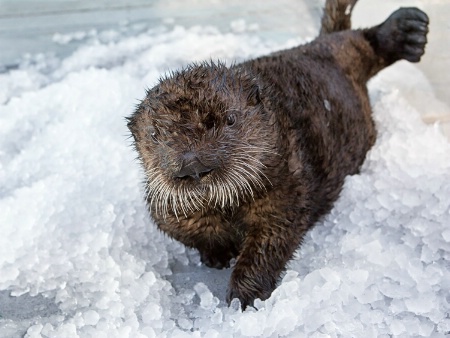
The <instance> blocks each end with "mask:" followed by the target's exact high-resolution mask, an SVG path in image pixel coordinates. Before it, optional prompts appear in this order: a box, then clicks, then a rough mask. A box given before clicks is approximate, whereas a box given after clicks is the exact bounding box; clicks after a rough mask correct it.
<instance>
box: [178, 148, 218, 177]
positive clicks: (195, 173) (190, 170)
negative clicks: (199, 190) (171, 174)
mask: <svg viewBox="0 0 450 338" xmlns="http://www.w3.org/2000/svg"><path fill="white" fill-rule="evenodd" d="M181 160H182V161H181V168H180V170H179V171H178V173H176V174H175V176H176V177H178V178H185V177H189V176H190V177H192V178H195V179H196V180H199V179H200V177H202V176H203V175H205V174H207V173H209V172H210V171H212V168H209V167H207V166H205V165H204V164H203V163H202V162H200V160H199V159H198V158H197V156H196V155H195V154H194V153H193V152H192V151H189V152H187V153H184V154H183V155H182V156H181Z"/></svg>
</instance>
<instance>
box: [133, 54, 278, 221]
mask: <svg viewBox="0 0 450 338" xmlns="http://www.w3.org/2000/svg"><path fill="white" fill-rule="evenodd" d="M263 101H264V100H262V99H261V94H260V88H259V86H258V84H257V82H256V80H255V78H254V77H252V76H251V75H249V74H246V73H245V72H244V71H243V70H240V69H239V68H237V67H235V68H227V67H226V66H224V65H223V64H218V65H216V64H212V63H211V64H209V63H208V64H201V65H192V66H189V67H187V68H185V69H183V70H181V71H179V72H176V73H173V74H171V75H170V76H169V77H166V78H164V79H162V80H161V81H160V83H159V84H158V85H157V86H155V87H154V88H153V89H151V90H149V91H148V92H147V96H146V97H145V99H144V100H143V101H142V102H141V103H140V104H139V106H138V107H137V110H136V112H135V113H134V114H133V116H132V117H131V118H130V119H129V123H128V127H129V129H130V130H131V133H132V135H133V137H134V140H135V146H136V150H137V151H138V153H139V157H140V159H141V161H142V164H143V167H144V170H145V173H146V175H147V182H146V193H147V200H148V202H149V204H150V207H151V210H152V212H154V213H155V212H156V214H158V215H163V216H164V215H166V214H167V213H173V214H175V215H176V217H180V216H181V215H188V214H189V213H192V212H195V211H197V210H201V209H203V208H206V207H217V208H228V207H231V208H233V207H236V206H238V205H239V204H241V203H243V202H245V201H246V200H248V199H251V198H254V196H255V195H257V194H260V193H261V192H262V191H264V189H265V186H267V185H268V183H269V182H268V178H267V177H266V175H265V174H264V171H265V167H266V164H267V163H269V162H270V161H269V159H270V158H271V157H272V156H273V154H274V150H273V149H272V146H271V145H273V144H274V142H273V141H272V139H273V138H274V135H273V134H274V131H273V123H271V122H270V117H269V116H268V113H267V112H266V110H265V108H264V103H263Z"/></svg>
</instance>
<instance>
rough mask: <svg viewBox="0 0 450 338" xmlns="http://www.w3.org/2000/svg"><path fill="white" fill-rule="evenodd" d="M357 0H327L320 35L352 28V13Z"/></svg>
mask: <svg viewBox="0 0 450 338" xmlns="http://www.w3.org/2000/svg"><path fill="white" fill-rule="evenodd" d="M356 1H357V0H327V1H326V3H325V8H324V10H323V16H322V27H321V29H320V35H323V34H328V33H332V32H339V31H343V30H346V29H350V28H351V19H350V17H351V13H352V10H353V7H354V6H355V3H356Z"/></svg>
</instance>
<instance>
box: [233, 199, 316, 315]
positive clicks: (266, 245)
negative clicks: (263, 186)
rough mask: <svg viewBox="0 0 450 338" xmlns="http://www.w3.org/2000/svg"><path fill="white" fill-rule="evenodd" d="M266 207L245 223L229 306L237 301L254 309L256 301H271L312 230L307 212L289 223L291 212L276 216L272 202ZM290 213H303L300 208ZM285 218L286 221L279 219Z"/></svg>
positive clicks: (249, 217) (251, 215) (266, 204)
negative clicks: (232, 301)
mask: <svg viewBox="0 0 450 338" xmlns="http://www.w3.org/2000/svg"><path fill="white" fill-rule="evenodd" d="M272 202H273V200H272ZM264 204H265V205H264V206H258V207H257V215H256V213H250V215H248V217H247V219H246V221H247V224H248V231H247V235H246V237H245V239H244V242H243V244H242V248H241V252H240V254H239V256H238V258H237V261H236V265H235V267H234V270H233V272H232V274H231V279H230V283H229V286H228V291H227V302H228V303H230V302H231V300H232V299H234V298H238V299H239V300H240V302H241V306H242V308H243V309H245V308H246V307H247V306H248V305H253V301H254V300H255V299H256V298H260V299H262V300H265V299H267V298H269V297H270V295H271V293H272V291H273V290H274V289H275V287H276V283H277V281H278V279H279V277H280V274H281V272H282V271H283V270H284V269H285V266H286V263H287V262H288V260H290V259H291V258H292V255H293V253H294V252H295V250H296V249H297V248H298V246H299V245H300V241H301V239H302V237H303V235H304V233H305V232H306V231H307V229H308V228H309V227H310V226H309V225H310V223H309V222H308V216H307V215H308V213H307V211H306V210H301V211H302V212H301V213H300V212H299V214H300V216H299V217H300V218H301V219H300V220H293V221H289V220H288V219H287V218H290V217H289V216H288V214H289V213H290V212H289V211H288V212H284V213H283V212H281V211H280V212H277V210H276V209H275V208H273V207H271V206H270V203H269V202H267V203H264ZM299 204H300V203H299ZM264 209H266V210H264ZM270 209H272V210H270ZM289 209H290V210H291V211H292V210H300V208H299V207H298V205H296V206H295V207H293V206H292V207H291V208H289ZM285 211H286V210H285ZM282 214H283V215H284V217H282V216H277V215H282ZM291 216H292V215H291ZM294 219H295V216H294Z"/></svg>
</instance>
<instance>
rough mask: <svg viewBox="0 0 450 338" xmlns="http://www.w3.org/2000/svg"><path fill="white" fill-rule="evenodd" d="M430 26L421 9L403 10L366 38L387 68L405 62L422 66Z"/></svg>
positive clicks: (367, 32)
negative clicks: (421, 59)
mask: <svg viewBox="0 0 450 338" xmlns="http://www.w3.org/2000/svg"><path fill="white" fill-rule="evenodd" d="M428 22H429V20H428V16H427V15H426V14H425V13H424V12H422V11H421V10H420V9H418V8H400V9H398V10H397V11H395V12H394V13H392V14H391V16H389V18H387V20H386V21H385V22H383V23H382V24H381V25H378V26H375V27H372V28H369V29H366V30H363V35H364V37H365V38H366V39H367V40H368V41H369V43H370V45H371V47H372V48H373V50H374V52H375V54H376V55H377V56H378V57H379V58H380V59H381V60H380V61H381V62H380V65H381V66H382V67H383V68H384V67H386V66H389V65H390V64H392V63H394V62H396V61H398V60H402V59H405V60H408V61H410V62H419V61H420V58H421V57H422V55H423V54H424V52H425V45H426V43H427V33H428ZM378 70H380V69H377V70H376V71H378Z"/></svg>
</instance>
